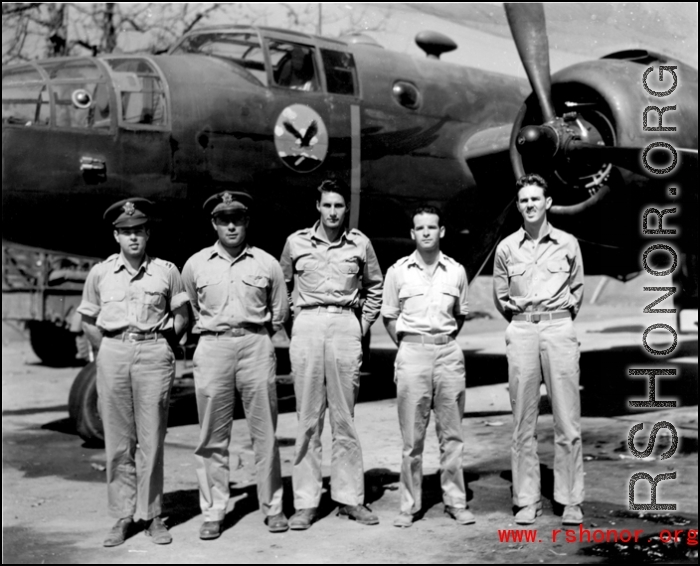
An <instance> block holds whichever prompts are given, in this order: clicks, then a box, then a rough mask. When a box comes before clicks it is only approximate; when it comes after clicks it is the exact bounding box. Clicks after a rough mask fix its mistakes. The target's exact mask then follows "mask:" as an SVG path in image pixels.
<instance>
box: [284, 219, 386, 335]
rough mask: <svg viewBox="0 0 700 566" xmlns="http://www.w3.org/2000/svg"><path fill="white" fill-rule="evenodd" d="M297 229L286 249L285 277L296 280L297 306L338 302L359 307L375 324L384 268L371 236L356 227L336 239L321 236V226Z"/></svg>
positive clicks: (351, 306)
mask: <svg viewBox="0 0 700 566" xmlns="http://www.w3.org/2000/svg"><path fill="white" fill-rule="evenodd" d="M318 227H319V222H316V224H314V226H313V227H312V228H306V229H304V230H299V231H298V232H295V233H294V234H292V235H291V236H289V238H287V242H286V244H285V246H284V250H283V251H282V258H281V259H280V264H281V265H282V271H283V272H284V279H285V281H287V282H288V283H291V281H292V280H294V286H295V293H296V300H295V305H294V306H295V307H299V308H305V307H316V306H325V305H336V306H340V307H349V308H359V306H360V299H361V298H364V299H365V301H364V304H363V305H362V318H364V319H365V320H366V321H367V322H369V323H370V324H372V323H373V322H374V321H375V320H376V319H377V317H378V316H379V308H380V306H381V302H382V270H381V268H380V267H379V262H378V261H377V256H376V254H375V253H374V248H373V247H372V243H371V242H370V241H369V238H368V237H367V236H365V235H364V234H363V233H362V232H360V231H359V230H356V229H354V228H353V229H351V230H348V231H346V232H344V233H343V234H342V235H341V237H340V239H338V240H337V241H336V242H333V243H329V242H327V241H325V240H324V239H323V238H321V237H320V236H319V235H318V233H317V229H318Z"/></svg>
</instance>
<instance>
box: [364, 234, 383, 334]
mask: <svg viewBox="0 0 700 566" xmlns="http://www.w3.org/2000/svg"><path fill="white" fill-rule="evenodd" d="M383 281H384V278H383V277H382V270H381V268H380V267H379V261H378V260H377V254H375V253H374V248H373V247H372V242H370V241H369V240H367V249H366V252H365V266H364V271H363V273H362V294H363V296H364V299H365V302H364V304H363V305H362V320H361V323H362V335H363V336H364V335H365V334H367V331H368V330H369V328H370V326H372V324H373V323H374V321H375V320H377V317H378V316H379V311H380V309H381V306H382V282H383Z"/></svg>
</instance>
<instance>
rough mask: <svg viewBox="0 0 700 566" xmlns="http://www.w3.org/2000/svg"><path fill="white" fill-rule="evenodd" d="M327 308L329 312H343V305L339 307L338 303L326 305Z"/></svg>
mask: <svg viewBox="0 0 700 566" xmlns="http://www.w3.org/2000/svg"><path fill="white" fill-rule="evenodd" d="M326 310H327V311H328V312H331V313H334V314H337V313H339V312H343V307H339V306H337V305H328V306H327V307H326Z"/></svg>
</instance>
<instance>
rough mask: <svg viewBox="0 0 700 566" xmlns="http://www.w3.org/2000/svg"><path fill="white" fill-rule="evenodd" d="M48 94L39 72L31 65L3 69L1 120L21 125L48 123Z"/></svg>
mask: <svg viewBox="0 0 700 566" xmlns="http://www.w3.org/2000/svg"><path fill="white" fill-rule="evenodd" d="M48 102H49V99H48V94H47V90H46V86H45V85H44V83H43V81H42V77H41V74H40V73H39V71H37V70H36V69H34V68H31V67H19V68H15V69H8V70H7V71H3V75H2V121H3V123H7V124H18V125H22V126H34V125H37V124H39V125H44V126H45V125H48V123H49V111H48Z"/></svg>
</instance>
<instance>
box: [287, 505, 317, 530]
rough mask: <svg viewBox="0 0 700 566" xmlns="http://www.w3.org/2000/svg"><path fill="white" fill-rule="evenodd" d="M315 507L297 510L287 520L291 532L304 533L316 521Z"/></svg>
mask: <svg viewBox="0 0 700 566" xmlns="http://www.w3.org/2000/svg"><path fill="white" fill-rule="evenodd" d="M316 510H317V507H309V508H307V509H298V510H297V512H296V513H294V515H292V518H291V519H289V528H290V529H292V530H293V531H305V530H306V529H308V528H309V527H310V526H311V524H312V523H313V522H314V521H315V520H316Z"/></svg>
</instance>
